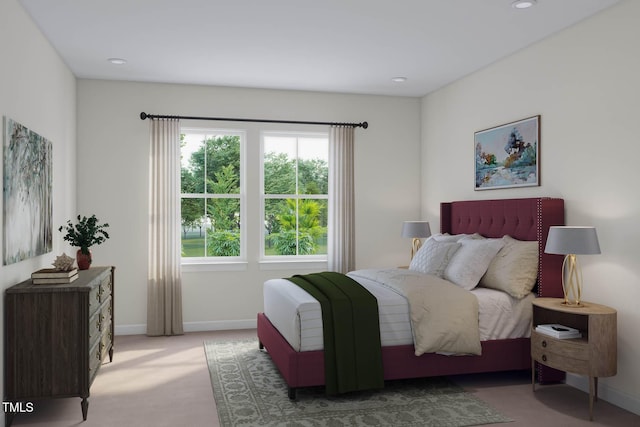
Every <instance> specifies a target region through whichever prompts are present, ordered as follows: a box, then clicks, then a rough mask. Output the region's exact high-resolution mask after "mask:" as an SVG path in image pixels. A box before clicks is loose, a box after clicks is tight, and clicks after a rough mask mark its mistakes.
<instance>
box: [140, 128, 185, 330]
mask: <svg viewBox="0 0 640 427" xmlns="http://www.w3.org/2000/svg"><path fill="white" fill-rule="evenodd" d="M182 333H183V329H182V271H181V266H180V121H179V120H175V119H160V120H158V119H154V120H151V150H150V156H149V270H148V283H147V335H150V336H157V335H180V334H182Z"/></svg>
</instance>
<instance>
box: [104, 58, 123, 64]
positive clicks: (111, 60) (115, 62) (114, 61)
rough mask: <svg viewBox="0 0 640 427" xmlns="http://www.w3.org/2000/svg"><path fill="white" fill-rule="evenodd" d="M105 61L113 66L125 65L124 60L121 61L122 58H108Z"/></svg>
mask: <svg viewBox="0 0 640 427" xmlns="http://www.w3.org/2000/svg"><path fill="white" fill-rule="evenodd" d="M107 61H109V62H111V63H112V64H115V65H124V64H126V63H127V60H126V59H122V58H109V59H107Z"/></svg>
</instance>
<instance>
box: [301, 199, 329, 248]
mask: <svg viewBox="0 0 640 427" xmlns="http://www.w3.org/2000/svg"><path fill="white" fill-rule="evenodd" d="M327 215H328V213H327V200H323V199H302V200H300V201H299V206H298V224H299V225H298V230H299V232H298V240H299V243H298V252H299V253H300V255H312V254H313V255H318V254H324V255H326V253H327V219H328V216H327Z"/></svg>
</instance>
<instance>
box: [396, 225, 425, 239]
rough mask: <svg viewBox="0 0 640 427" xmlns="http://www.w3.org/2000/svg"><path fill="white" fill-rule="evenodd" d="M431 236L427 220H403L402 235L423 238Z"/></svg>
mask: <svg viewBox="0 0 640 427" xmlns="http://www.w3.org/2000/svg"><path fill="white" fill-rule="evenodd" d="M429 236H431V228H430V227H429V222H428V221H405V222H404V223H402V237H410V238H414V239H415V238H423V237H429Z"/></svg>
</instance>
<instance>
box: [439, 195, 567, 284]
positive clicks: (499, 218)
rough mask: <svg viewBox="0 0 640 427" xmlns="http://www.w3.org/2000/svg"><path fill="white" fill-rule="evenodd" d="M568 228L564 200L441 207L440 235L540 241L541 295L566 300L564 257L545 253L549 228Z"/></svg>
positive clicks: (472, 202) (476, 202) (471, 202)
mask: <svg viewBox="0 0 640 427" xmlns="http://www.w3.org/2000/svg"><path fill="white" fill-rule="evenodd" d="M552 225H564V200H563V199H554V198H548V197H541V198H530V199H501V200H469V201H460V202H443V203H441V204H440V232H442V233H449V234H461V233H467V234H471V233H480V234H482V235H483V236H485V237H502V236H504V235H506V234H508V235H510V236H511V237H513V238H514V239H518V240H534V241H537V242H538V254H539V255H538V285H537V293H538V296H543V297H562V296H563V292H562V259H563V258H562V255H550V254H545V253H544V247H545V244H546V242H547V234H548V233H549V227H550V226H552Z"/></svg>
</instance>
